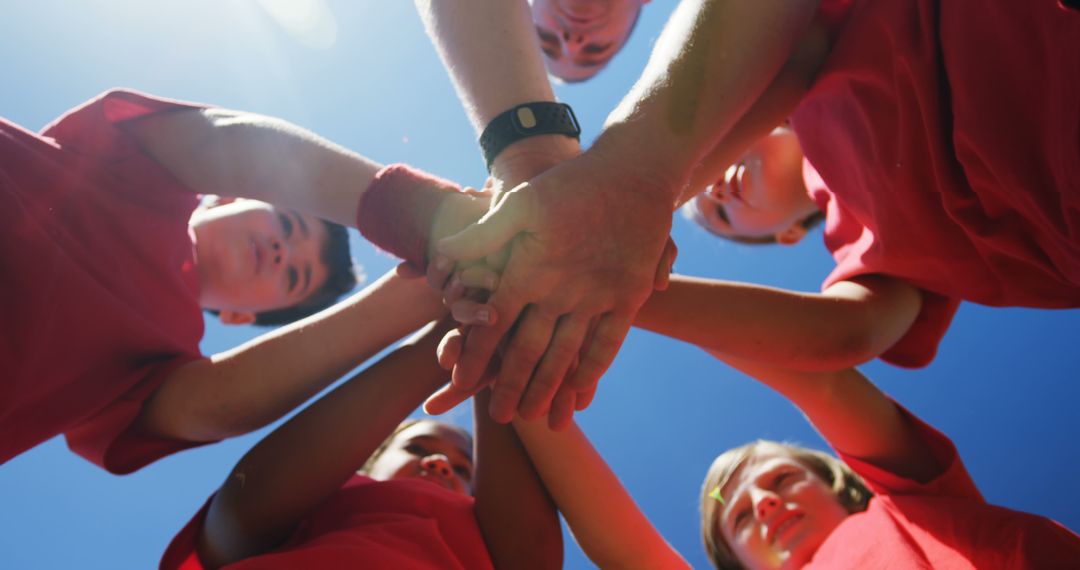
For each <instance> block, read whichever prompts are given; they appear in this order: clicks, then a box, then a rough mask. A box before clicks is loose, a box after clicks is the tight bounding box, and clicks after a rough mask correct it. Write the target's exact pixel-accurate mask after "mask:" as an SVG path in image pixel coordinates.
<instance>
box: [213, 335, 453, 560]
mask: <svg viewBox="0 0 1080 570" xmlns="http://www.w3.org/2000/svg"><path fill="white" fill-rule="evenodd" d="M445 330H446V329H445V328H436V327H432V328H430V329H429V330H428V332H427V334H425V335H424V336H423V337H421V338H420V339H419V340H417V341H415V342H413V343H408V344H406V345H404V346H402V347H401V348H398V349H397V350H395V351H394V352H393V353H392V354H390V355H389V356H387V357H386V358H384V359H383V360H381V361H379V362H378V363H376V364H374V365H373V366H371V368H369V369H367V370H365V371H364V372H361V373H360V374H358V375H356V376H354V377H353V378H351V379H350V380H348V381H347V382H346V383H344V384H342V385H341V386H340V387H338V388H337V389H335V390H334V391H333V392H331V393H329V394H327V395H326V396H325V397H323V398H321V399H319V401H317V402H315V403H313V404H312V405H311V406H309V407H308V408H307V409H305V410H304V411H302V412H300V413H299V414H297V415H296V416H294V417H293V418H291V419H290V420H289V421H288V422H286V423H285V424H283V425H282V426H281V427H279V428H277V429H276V430H274V431H273V432H272V433H271V434H270V435H268V436H266V437H265V438H264V439H263V440H262V441H260V442H259V443H258V444H257V445H256V446H255V447H253V448H252V449H251V451H249V452H248V453H247V454H246V455H244V457H243V458H242V459H241V460H240V462H239V463H237V465H236V467H235V468H234V469H233V471H232V473H230V475H229V477H228V479H226V481H225V483H224V484H223V485H222V486H221V489H220V490H219V491H218V493H217V495H215V496H214V498H213V500H212V501H211V503H210V507H209V509H208V511H207V515H206V522H205V524H204V525H203V528H202V532H201V534H200V535H199V537H198V542H197V547H198V550H199V555H200V558H201V559H202V560H203V561H204V562H205V563H207V565H208V566H211V567H218V566H223V565H225V564H228V563H231V562H235V561H237V560H240V559H243V558H247V557H249V556H254V555H256V554H260V553H262V552H265V551H267V550H269V549H271V548H274V547H275V546H277V545H278V544H280V543H281V541H282V540H284V539H285V538H287V537H288V536H289V534H290V533H291V532H292V531H293V530H294V529H295V528H296V525H297V524H299V522H300V521H301V520H303V518H304V517H306V516H307V515H308V514H309V513H310V512H311V511H312V509H314V508H315V507H317V506H318V505H319V504H320V503H322V502H323V501H324V500H325V499H326V498H327V497H329V496H330V495H331V494H332V493H333V492H334V491H336V490H337V489H339V488H340V487H341V485H342V484H343V483H344V482H345V481H347V480H348V479H349V478H350V477H351V476H352V475H353V473H354V472H355V471H356V470H357V468H359V467H360V466H361V465H363V464H364V461H365V460H366V459H367V458H368V457H369V456H370V455H371V453H372V452H373V451H374V450H375V449H376V448H377V447H378V446H379V444H380V443H381V442H382V441H383V440H384V439H385V438H386V437H387V435H389V434H390V433H391V432H392V431H393V430H394V428H395V427H396V426H397V425H398V424H399V423H400V422H401V421H402V420H403V419H404V418H405V417H407V416H408V415H409V413H410V412H411V411H412V410H414V409H415V408H416V406H417V405H419V403H420V402H421V401H423V399H424V398H425V397H426V396H427V395H428V394H430V393H431V392H432V391H433V390H435V389H436V388H437V387H438V386H440V385H441V384H443V383H444V382H445V381H446V379H447V375H446V373H445V371H443V370H442V369H441V368H440V367H439V366H438V363H437V362H436V360H435V357H434V350H435V346H436V344H437V343H438V340H439V338H441V336H442V334H443V332H444V331H445Z"/></svg>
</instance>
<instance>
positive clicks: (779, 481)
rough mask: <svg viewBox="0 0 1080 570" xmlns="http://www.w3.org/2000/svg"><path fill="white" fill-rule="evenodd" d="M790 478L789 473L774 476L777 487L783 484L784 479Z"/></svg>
mask: <svg viewBox="0 0 1080 570" xmlns="http://www.w3.org/2000/svg"><path fill="white" fill-rule="evenodd" d="M790 480H791V473H781V474H779V475H777V476H776V486H777V487H779V486H781V485H783V484H784V482H785V481H790Z"/></svg>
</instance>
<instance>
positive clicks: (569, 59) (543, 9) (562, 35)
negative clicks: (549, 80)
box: [532, 0, 649, 81]
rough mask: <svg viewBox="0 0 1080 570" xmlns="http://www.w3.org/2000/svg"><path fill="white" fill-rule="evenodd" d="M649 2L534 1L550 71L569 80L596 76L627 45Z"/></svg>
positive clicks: (629, 0)
mask: <svg viewBox="0 0 1080 570" xmlns="http://www.w3.org/2000/svg"><path fill="white" fill-rule="evenodd" d="M648 1H649V0H533V1H532V13H533V21H534V23H535V24H536V33H537V36H538V37H539V38H540V47H541V49H542V50H543V51H544V55H545V56H546V57H545V58H544V59H545V61H546V62H547V67H548V71H549V72H550V73H551V74H552V75H554V76H555V77H559V78H561V79H564V80H566V81H582V80H585V79H588V78H590V77H592V76H593V75H596V73H597V72H599V71H600V70H601V69H603V68H604V66H605V65H607V63H608V62H609V61H610V60H611V58H612V57H614V55H615V54H616V53H618V51H619V50H620V49H622V46H623V44H625V43H626V40H627V38H628V37H629V35H630V31H631V29H632V28H633V25H634V21H635V20H636V19H637V17H638V12H640V11H641V6H642V5H644V4H646V3H648Z"/></svg>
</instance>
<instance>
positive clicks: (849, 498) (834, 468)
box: [701, 439, 873, 569]
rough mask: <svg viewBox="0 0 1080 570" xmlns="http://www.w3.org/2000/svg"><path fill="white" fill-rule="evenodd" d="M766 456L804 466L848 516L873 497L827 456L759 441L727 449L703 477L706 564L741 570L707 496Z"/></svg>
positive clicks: (846, 469)
mask: <svg viewBox="0 0 1080 570" xmlns="http://www.w3.org/2000/svg"><path fill="white" fill-rule="evenodd" d="M766 452H772V453H778V454H783V455H787V456H789V457H791V458H793V459H795V460H796V461H798V462H799V463H802V464H803V465H805V466H806V467H807V468H808V469H810V470H811V471H812V472H813V473H814V474H815V475H817V476H818V477H820V478H821V480H822V481H824V482H825V484H827V485H829V486H830V487H831V488H832V492H833V494H834V495H836V499H837V500H838V501H840V505H841V506H843V507H844V509H845V510H847V512H849V513H857V512H861V511H864V510H866V505H867V503H869V502H870V498H871V497H873V493H871V492H870V489H868V488H867V487H866V483H864V482H863V480H862V478H861V477H859V476H858V475H856V474H855V472H854V471H852V470H851V468H850V467H848V466H847V465H845V464H844V462H843V461H840V460H839V459H837V458H836V457H833V456H832V455H829V454H827V453H823V452H821V451H817V450H815V449H808V448H805V447H799V446H796V445H790V444H787V443H780V442H776V441H767V440H762V439H759V440H757V441H754V442H751V443H748V444H746V445H742V446H740V447H736V448H734V449H729V450H727V451H725V452H724V453H721V454H720V456H719V457H717V458H716V459H715V460H714V461H713V463H712V466H711V467H709V472H708V473H707V474H706V475H705V484H704V485H703V486H702V488H701V534H702V538H703V539H704V541H705V550H706V551H707V552H708V555H709V560H711V561H712V563H713V566H715V567H717V568H723V569H741V568H743V565H742V563H741V562H740V561H739V559H738V558H737V557H736V556H735V553H734V552H733V551H732V550H731V545H730V544H728V542H727V539H726V538H724V533H723V532H721V531H720V529H719V526H718V525H719V516H720V511H721V507H722V506H723V503H721V502H720V501H717V500H716V499H714V498H712V497H710V496H709V495H711V494H712V492H713V491H714V490H715V489H720V488H723V487H724V485H726V484H727V482H728V480H729V479H731V476H732V475H733V474H734V473H735V471H736V470H737V469H739V468H740V467H742V466H743V465H744V464H745V463H746V462H747V460H749V459H750V458H751V457H753V456H754V455H757V454H759V453H766Z"/></svg>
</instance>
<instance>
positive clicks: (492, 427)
mask: <svg viewBox="0 0 1080 570" xmlns="http://www.w3.org/2000/svg"><path fill="white" fill-rule="evenodd" d="M490 400H491V396H490V392H489V391H488V390H484V391H482V392H481V393H480V394H477V396H476V397H475V398H474V400H473V404H474V405H473V409H474V416H475V425H476V447H477V451H476V454H475V456H476V458H477V463H476V475H475V477H476V481H475V482H476V485H475V489H476V493H475V494H476V518H477V521H478V522H479V524H480V531H481V532H482V533H483V535H484V541H485V542H486V543H487V545H488V552H489V553H490V554H491V559H492V561H493V562H494V564H495V567H496V568H515V569H516V568H523V569H524V568H537V569H541V568H561V567H562V558H563V544H562V528H561V527H560V524H559V514H558V511H557V510H556V509H555V504H554V503H553V502H552V499H551V497H550V496H549V495H548V493H547V490H546V489H545V487H544V484H543V482H542V481H541V480H540V476H539V474H537V472H536V470H535V469H534V468H533V465H532V463H531V462H530V461H529V456H528V455H527V454H526V452H525V449H524V448H523V447H522V444H521V442H520V441H519V440H518V436H517V433H516V432H515V431H514V428H513V426H510V425H504V424H499V423H496V422H495V421H494V420H492V419H491V416H490V415H489V414H488V413H487V408H488V403H489V402H490Z"/></svg>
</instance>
